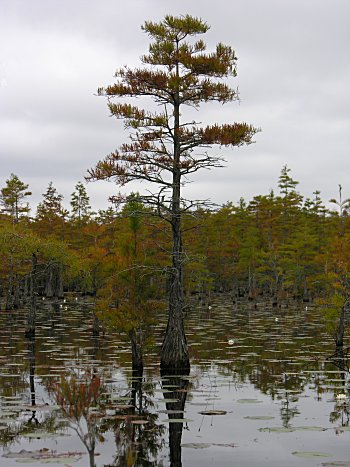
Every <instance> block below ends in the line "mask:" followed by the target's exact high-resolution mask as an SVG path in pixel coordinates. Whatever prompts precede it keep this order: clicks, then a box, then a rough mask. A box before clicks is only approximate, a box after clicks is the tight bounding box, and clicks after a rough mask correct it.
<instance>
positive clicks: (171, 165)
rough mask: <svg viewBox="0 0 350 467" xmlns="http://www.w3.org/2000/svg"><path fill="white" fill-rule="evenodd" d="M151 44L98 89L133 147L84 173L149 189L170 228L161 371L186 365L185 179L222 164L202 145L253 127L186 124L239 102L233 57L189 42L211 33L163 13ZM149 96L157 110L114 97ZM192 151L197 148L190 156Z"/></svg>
mask: <svg viewBox="0 0 350 467" xmlns="http://www.w3.org/2000/svg"><path fill="white" fill-rule="evenodd" d="M142 30H143V31H144V32H146V33H147V34H148V35H149V36H150V38H151V40H152V42H151V44H150V46H149V54H147V55H144V56H143V57H142V62H143V64H144V65H145V66H144V67H141V68H136V69H130V68H128V67H124V68H121V69H119V70H117V72H116V74H115V77H116V78H117V82H116V83H115V84H113V85H111V86H108V87H106V88H101V89H99V91H98V92H99V94H100V95H104V96H107V97H108V99H109V109H110V112H111V114H112V115H114V116H116V117H117V118H120V119H123V120H124V122H125V127H126V128H128V129H131V131H132V132H133V133H132V134H131V142H130V143H125V144H123V145H122V146H121V147H120V149H119V150H117V151H115V152H113V153H112V154H110V155H109V156H107V157H106V158H105V159H104V160H102V161H100V162H98V163H97V165H96V167H95V168H94V169H91V170H90V171H89V178H90V179H91V180H106V179H113V180H114V181H115V182H116V183H117V184H119V185H121V186H123V185H125V184H127V183H128V182H130V181H133V180H141V181H142V180H146V181H147V182H151V183H152V184H153V186H154V187H155V188H154V190H155V191H154V192H153V193H150V194H148V195H147V196H143V197H142V202H143V203H146V204H148V205H150V206H152V207H153V208H154V213H155V214H156V215H158V216H160V217H161V218H162V219H164V220H165V221H166V222H168V223H169V225H170V229H171V235H172V253H171V266H170V267H169V268H168V272H169V284H170V286H169V318H168V325H167V330H166V334H165V338H164V341H163V346H162V354H161V365H162V367H163V368H185V367H188V366H189V358H188V349H187V342H186V337H185V332H184V324H183V310H184V306H185V304H184V291H183V268H184V261H185V254H184V250H183V244H182V230H183V229H182V220H183V216H184V215H185V214H186V213H187V212H188V211H189V210H190V209H191V208H192V207H193V206H198V202H197V201H196V202H192V201H190V200H186V199H184V198H183V197H182V187H183V185H184V184H185V183H186V182H187V177H188V176H189V175H190V174H192V173H195V172H197V171H199V170H200V169H210V168H213V167H222V166H223V159H222V158H221V157H218V156H213V155H210V154H209V153H208V152H207V149H208V147H210V146H211V145H213V144H219V145H221V146H241V145H243V144H249V143H251V141H252V137H253V135H254V134H255V133H256V132H257V129H255V128H254V127H252V126H251V125H248V124H246V123H230V124H225V125H218V124H214V125H209V126H204V127H203V126H201V125H200V123H199V122H196V121H193V120H192V119H191V120H189V121H186V120H184V117H183V116H184V111H185V107H186V106H190V107H195V108H198V107H199V105H200V104H201V103H203V102H210V101H217V102H220V103H222V104H225V103H228V102H232V101H235V100H237V98H238V95H237V92H236V90H234V89H232V88H231V87H229V86H228V85H227V84H225V83H223V82H221V79H223V78H228V77H234V76H236V61H237V58H236V54H235V52H234V50H233V49H232V48H231V47H230V46H226V45H223V44H221V43H219V44H218V45H217V46H216V49H215V51H214V52H211V53H206V44H205V43H204V41H203V40H201V39H199V40H193V41H191V40H190V39H191V38H192V37H194V36H197V35H200V34H204V33H206V32H207V31H208V30H209V26H208V24H206V23H205V22H204V21H202V20H201V19H199V18H195V17H192V16H189V15H186V16H181V17H174V16H170V15H167V16H165V18H164V20H163V21H161V22H159V23H155V22H152V21H146V22H145V23H144V25H143V26H142ZM140 96H147V97H150V98H151V99H152V100H153V102H154V103H156V104H157V105H158V108H157V111H151V110H145V109H142V108H139V107H136V106H133V105H131V104H129V103H123V102H117V103H114V102H113V101H112V99H113V98H125V97H140ZM195 149H200V150H199V151H198V153H196V151H195Z"/></svg>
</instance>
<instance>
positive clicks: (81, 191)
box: [70, 182, 91, 224]
mask: <svg viewBox="0 0 350 467" xmlns="http://www.w3.org/2000/svg"><path fill="white" fill-rule="evenodd" d="M70 204H71V206H72V216H71V217H72V219H73V220H76V221H77V222H78V224H81V223H85V222H86V221H87V220H89V218H90V216H91V206H90V198H89V196H88V194H87V192H86V188H85V186H84V185H83V183H82V182H78V183H77V184H76V185H75V191H74V192H73V193H72V195H71V201H70Z"/></svg>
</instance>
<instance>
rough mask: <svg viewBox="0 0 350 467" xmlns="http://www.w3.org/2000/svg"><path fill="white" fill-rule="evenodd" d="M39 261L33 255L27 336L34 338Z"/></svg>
mask: <svg viewBox="0 0 350 467" xmlns="http://www.w3.org/2000/svg"><path fill="white" fill-rule="evenodd" d="M37 263H38V259H37V257H36V256H35V253H33V254H32V271H31V273H30V304H29V311H28V318H27V325H26V330H25V336H26V337H28V338H33V337H34V336H35V321H36V273H37Z"/></svg>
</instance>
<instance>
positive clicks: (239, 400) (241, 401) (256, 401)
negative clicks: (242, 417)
mask: <svg viewBox="0 0 350 467" xmlns="http://www.w3.org/2000/svg"><path fill="white" fill-rule="evenodd" d="M237 402H238V403H239V404H261V403H262V401H259V400H258V399H238V400H237Z"/></svg>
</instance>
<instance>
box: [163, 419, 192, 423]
mask: <svg viewBox="0 0 350 467" xmlns="http://www.w3.org/2000/svg"><path fill="white" fill-rule="evenodd" d="M187 422H193V420H191V419H190V418H168V419H167V420H162V423H187Z"/></svg>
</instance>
